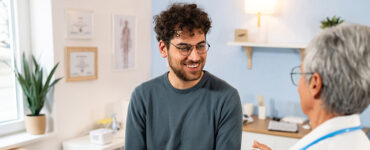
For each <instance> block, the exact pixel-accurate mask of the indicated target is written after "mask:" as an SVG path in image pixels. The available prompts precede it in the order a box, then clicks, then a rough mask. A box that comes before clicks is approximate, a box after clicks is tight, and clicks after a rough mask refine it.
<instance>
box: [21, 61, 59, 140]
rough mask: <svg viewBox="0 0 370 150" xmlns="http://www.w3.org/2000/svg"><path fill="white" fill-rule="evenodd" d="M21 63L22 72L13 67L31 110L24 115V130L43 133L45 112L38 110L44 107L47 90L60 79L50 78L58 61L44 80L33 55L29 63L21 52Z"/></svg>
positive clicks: (41, 70) (42, 71) (41, 69)
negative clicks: (41, 112)
mask: <svg viewBox="0 0 370 150" xmlns="http://www.w3.org/2000/svg"><path fill="white" fill-rule="evenodd" d="M22 64H23V67H22V69H23V72H22V73H21V72H20V71H19V70H18V68H17V67H15V76H16V78H17V80H18V82H19V85H20V86H21V88H22V91H23V94H24V95H25V97H26V98H27V101H26V103H27V107H28V108H29V110H30V111H31V114H28V115H26V117H25V123H26V130H27V132H28V133H30V134H44V133H45V129H46V116H45V114H40V111H41V109H42V108H43V107H44V103H45V99H46V95H47V93H48V92H49V90H50V89H52V88H53V87H54V85H55V84H56V83H58V82H59V81H60V80H61V79H62V78H58V79H56V80H52V79H51V78H52V77H53V75H54V72H55V70H56V68H57V67H58V65H59V63H58V64H56V65H55V66H54V67H53V69H52V70H51V71H50V73H49V74H46V76H45V77H46V78H45V79H46V80H44V70H43V68H42V67H41V66H40V64H39V63H38V62H37V61H36V59H35V58H34V57H33V56H32V62H31V63H29V62H28V61H27V60H26V57H25V55H24V54H23V58H22Z"/></svg>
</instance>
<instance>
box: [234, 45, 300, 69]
mask: <svg viewBox="0 0 370 150" xmlns="http://www.w3.org/2000/svg"><path fill="white" fill-rule="evenodd" d="M227 44H228V45H233V46H242V47H243V48H244V50H245V52H246V54H247V58H248V69H252V53H253V47H268V48H294V49H298V50H299V52H300V54H301V60H303V58H304V49H305V48H306V46H307V44H305V43H259V42H228V43H227Z"/></svg>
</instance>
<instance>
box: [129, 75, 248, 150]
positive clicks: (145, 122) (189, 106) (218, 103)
mask: <svg viewBox="0 0 370 150" xmlns="http://www.w3.org/2000/svg"><path fill="white" fill-rule="evenodd" d="M126 121H127V122H126V136H125V150H145V149H148V150H240V145H241V135H242V108H241V102H240V97H239V94H238V92H237V90H236V89H235V88H233V87H231V86H230V85H229V84H227V83H226V82H225V81H223V80H221V79H219V78H217V77H215V76H213V75H212V74H210V73H208V72H207V71H204V76H203V77H202V79H201V80H200V81H199V83H197V84H196V85H195V86H193V87H191V88H189V89H185V90H179V89H176V88H174V87H173V86H172V85H171V84H170V82H169V80H168V73H165V74H164V75H162V76H159V77H157V78H155V79H153V80H150V81H148V82H145V83H143V84H141V85H140V86H138V87H137V88H136V89H135V91H134V92H133V93H132V96H131V101H130V105H129V109H128V114H127V120H126Z"/></svg>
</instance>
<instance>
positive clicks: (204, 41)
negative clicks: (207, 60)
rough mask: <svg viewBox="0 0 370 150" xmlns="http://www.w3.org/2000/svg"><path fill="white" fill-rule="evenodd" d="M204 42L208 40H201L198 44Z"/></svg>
mask: <svg viewBox="0 0 370 150" xmlns="http://www.w3.org/2000/svg"><path fill="white" fill-rule="evenodd" d="M202 43H206V40H203V41H200V42H199V43H198V44H202ZM198 44H197V45H198Z"/></svg>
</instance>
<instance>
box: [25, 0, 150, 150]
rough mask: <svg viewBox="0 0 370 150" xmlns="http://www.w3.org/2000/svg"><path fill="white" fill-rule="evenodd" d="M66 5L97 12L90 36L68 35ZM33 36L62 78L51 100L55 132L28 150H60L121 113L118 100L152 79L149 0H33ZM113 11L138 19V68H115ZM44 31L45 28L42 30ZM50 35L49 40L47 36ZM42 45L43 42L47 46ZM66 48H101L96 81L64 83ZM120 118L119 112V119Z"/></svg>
mask: <svg viewBox="0 0 370 150" xmlns="http://www.w3.org/2000/svg"><path fill="white" fill-rule="evenodd" d="M67 9H80V10H92V11H93V12H94V22H93V30H94V35H93V38H92V39H91V40H70V39H68V38H67V36H66V16H65V11H66V10H67ZM30 11H31V13H30V18H31V27H30V28H31V30H32V31H31V32H32V35H31V39H32V46H31V47H32V49H34V50H33V52H34V53H35V54H36V55H37V56H38V57H41V58H40V59H41V60H42V61H43V62H44V64H45V65H46V66H47V67H48V68H50V66H53V64H56V63H57V62H60V64H59V67H58V69H57V71H56V74H55V76H56V77H62V76H63V77H64V79H63V80H61V81H60V82H59V83H58V84H57V85H56V87H55V90H54V96H53V97H54V101H53V102H51V103H50V104H48V105H50V107H51V108H52V109H51V112H50V113H51V114H50V116H51V122H49V123H50V124H51V126H50V127H53V128H54V129H53V130H54V131H55V133H56V135H55V136H53V137H51V138H49V139H48V140H45V141H42V142H38V143H34V144H30V145H27V146H25V147H24V148H26V149H27V150H60V149H62V142H63V141H64V140H67V139H70V138H73V137H77V136H82V135H84V134H87V133H88V131H89V130H91V129H92V128H93V127H94V125H95V123H96V122H97V120H99V119H102V118H104V117H110V115H111V114H112V113H118V114H120V113H121V111H123V110H122V107H121V106H120V101H122V100H128V99H129V97H130V95H131V92H132V91H133V89H134V88H135V87H136V86H137V85H139V84H140V83H142V82H144V81H146V80H149V79H150V76H151V73H150V67H151V66H150V59H151V54H150V44H151V40H150V37H151V30H150V29H151V22H150V21H151V1H150V0H137V1H131V0H110V1H100V0H47V1H45V0H31V1H30ZM112 14H123V15H133V16H135V19H136V29H137V30H136V38H137V39H136V43H135V44H136V45H135V48H136V49H135V56H136V57H135V58H136V61H135V69H132V70H130V71H123V72H122V71H121V72H117V71H112V70H113V68H112V61H111V60H112V52H113V50H112V49H113V46H112V44H113V41H112V37H113V36H112ZM42 29H44V30H42ZM45 37H46V38H45ZM43 43H44V44H43ZM66 46H95V47H97V48H98V79H97V80H92V81H81V82H66V77H65V61H64V60H65V57H64V56H65V55H64V48H65V47H66ZM120 118H121V116H120V115H118V120H122V119H120Z"/></svg>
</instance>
